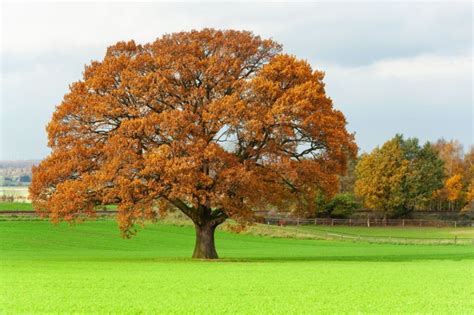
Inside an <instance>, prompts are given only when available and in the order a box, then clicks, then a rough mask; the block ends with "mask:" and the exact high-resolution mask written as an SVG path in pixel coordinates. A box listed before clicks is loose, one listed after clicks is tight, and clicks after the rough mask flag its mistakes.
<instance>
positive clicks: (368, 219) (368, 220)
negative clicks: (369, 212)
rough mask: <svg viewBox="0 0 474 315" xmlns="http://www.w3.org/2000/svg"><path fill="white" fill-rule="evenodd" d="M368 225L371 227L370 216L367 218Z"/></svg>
mask: <svg viewBox="0 0 474 315" xmlns="http://www.w3.org/2000/svg"><path fill="white" fill-rule="evenodd" d="M367 227H370V218H367Z"/></svg>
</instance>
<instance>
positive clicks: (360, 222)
mask: <svg viewBox="0 0 474 315" xmlns="http://www.w3.org/2000/svg"><path fill="white" fill-rule="evenodd" d="M262 223H267V224H277V225H283V226H285V225H329V226H365V227H384V226H398V227H405V226H406V227H409V226H410V227H415V226H422V227H470V226H474V221H472V220H457V221H451V220H449V221H447V220H422V219H387V220H383V219H331V218H314V219H307V218H292V217H278V216H267V217H263V221H262Z"/></svg>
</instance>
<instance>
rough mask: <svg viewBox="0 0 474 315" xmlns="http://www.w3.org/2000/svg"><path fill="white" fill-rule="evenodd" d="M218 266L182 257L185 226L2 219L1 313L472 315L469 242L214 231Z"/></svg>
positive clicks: (189, 236) (187, 241)
mask: <svg viewBox="0 0 474 315" xmlns="http://www.w3.org/2000/svg"><path fill="white" fill-rule="evenodd" d="M216 242H217V247H218V252H219V254H220V256H221V258H222V259H221V260H220V261H194V260H191V259H190V258H189V257H190V255H191V253H192V249H193V243H194V231H193V229H192V227H189V226H182V227H179V226H174V225H166V224H162V223H158V224H153V225H151V224H150V225H147V226H146V227H145V229H143V230H142V231H140V232H139V234H138V235H137V236H136V237H134V238H132V239H129V240H127V239H122V238H120V237H119V233H118V231H117V228H116V223H115V222H113V221H110V220H99V221H95V222H87V223H84V224H80V225H75V226H69V225H67V224H60V225H58V226H53V225H51V224H50V223H49V222H46V221H41V220H36V221H0V257H1V259H0V279H1V281H0V313H6V314H8V313H11V314H16V313H28V314H30V313H87V314H92V313H95V314H105V313H119V314H137V313H142V314H156V313H166V314H169V313H179V314H183V313H197V314H216V313H221V314H222V313H225V314H235V313H253V314H269V313H276V314H288V313H291V314H314V313H377V314H381V313H385V314H388V313H390V314H392V313H397V314H403V313H415V312H416V313H437V314H468V313H470V312H472V310H473V308H474V246H466V245H464V246H462V245H389V244H368V243H352V242H336V241H318V240H295V239H285V238H270V237H260V236H252V235H242V234H231V233H228V232H224V231H218V232H217V235H216Z"/></svg>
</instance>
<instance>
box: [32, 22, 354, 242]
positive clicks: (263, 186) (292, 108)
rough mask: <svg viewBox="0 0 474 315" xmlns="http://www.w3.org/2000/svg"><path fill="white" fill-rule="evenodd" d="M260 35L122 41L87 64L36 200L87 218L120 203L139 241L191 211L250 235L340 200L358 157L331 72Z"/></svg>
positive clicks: (59, 213)
mask: <svg viewBox="0 0 474 315" xmlns="http://www.w3.org/2000/svg"><path fill="white" fill-rule="evenodd" d="M281 50H282V48H281V46H280V45H279V44H278V43H276V42H274V41H272V40H266V39H261V38H260V37H259V36H255V35H253V34H252V33H251V32H241V31H232V30H228V31H219V30H213V29H205V30H202V31H191V32H181V33H175V34H170V35H165V36H163V37H161V38H159V39H157V40H156V41H154V42H152V43H149V44H145V45H138V44H136V43H135V42H133V41H130V42H119V43H117V44H115V45H114V46H111V47H109V48H108V49H107V53H106V55H105V57H104V59H103V60H102V61H100V62H98V61H94V62H92V63H91V64H90V65H88V66H86V68H85V71H84V76H83V79H82V80H80V81H78V82H75V83H73V84H72V85H71V86H70V91H69V93H67V94H66V95H65V97H64V100H63V101H62V103H61V104H60V105H59V106H58V107H57V108H56V111H55V112H54V115H53V118H52V120H51V122H50V123H49V125H48V127H47V131H48V137H49V146H50V147H51V149H52V153H51V154H50V155H49V156H48V157H47V158H46V159H45V160H43V161H42V162H41V164H40V165H39V166H38V167H35V168H34V170H33V180H32V184H31V187H30V194H31V197H32V200H33V204H34V206H35V208H36V209H37V210H38V211H39V212H43V213H46V212H47V213H48V215H49V217H50V218H51V219H52V220H53V221H55V222H57V221H59V220H62V219H64V220H67V221H73V220H75V219H77V218H80V217H83V216H84V215H90V216H93V215H94V212H95V206H96V205H100V204H117V205H118V221H119V227H120V229H121V231H122V232H123V233H124V235H125V236H129V235H131V234H133V232H134V229H133V226H134V224H135V223H137V222H140V221H142V220H144V219H146V218H154V217H156V216H157V215H158V214H157V212H156V210H155V209H156V208H159V210H160V211H162V212H166V211H167V210H168V209H170V208H171V207H174V208H178V209H179V210H181V211H182V212H183V213H185V214H186V215H187V216H189V217H190V218H191V219H192V220H193V222H194V223H195V225H196V226H202V225H212V226H214V227H215V226H217V225H218V224H220V223H222V222H224V220H226V219H227V218H233V219H235V220H237V221H238V222H241V223H243V224H245V223H246V222H250V221H251V220H252V218H253V210H255V209H265V208H266V207H267V206H268V205H274V206H277V207H280V208H281V209H287V207H288V206H289V205H297V207H298V209H299V210H300V211H304V210H305V209H306V207H307V206H308V205H309V204H310V203H311V204H312V200H314V199H312V198H314V196H315V195H316V193H317V192H318V191H319V190H322V191H325V192H327V193H328V194H332V193H334V192H335V191H336V189H337V186H338V183H337V178H338V175H339V174H342V173H344V171H345V169H346V164H347V159H348V158H349V157H354V156H355V154H356V145H355V143H354V138H353V135H351V134H349V133H348V132H347V130H346V127H345V126H346V120H345V118H344V116H343V114H342V113H341V112H340V111H338V110H335V109H334V108H333V105H332V101H331V99H330V98H329V97H328V96H327V95H326V93H325V89H324V83H323V81H322V80H323V77H324V73H323V72H320V71H317V70H313V69H312V68H311V66H310V65H309V64H308V63H307V62H306V61H302V60H298V59H297V58H296V57H294V56H290V55H287V54H282V53H281Z"/></svg>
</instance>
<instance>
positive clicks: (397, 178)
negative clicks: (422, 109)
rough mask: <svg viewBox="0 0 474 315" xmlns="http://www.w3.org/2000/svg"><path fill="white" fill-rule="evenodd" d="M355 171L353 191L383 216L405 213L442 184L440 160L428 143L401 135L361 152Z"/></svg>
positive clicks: (428, 198) (424, 202)
mask: <svg viewBox="0 0 474 315" xmlns="http://www.w3.org/2000/svg"><path fill="white" fill-rule="evenodd" d="M356 172H357V181H356V184H355V186H356V187H355V191H356V193H357V194H358V195H359V196H360V197H362V198H363V199H364V202H365V204H366V205H367V206H368V207H369V208H372V209H376V210H381V211H382V212H383V213H384V215H385V216H386V215H392V216H404V215H407V214H408V213H410V212H411V211H413V210H414V209H415V208H416V207H417V206H421V205H424V204H426V203H427V202H429V200H430V199H431V197H432V195H433V192H434V191H436V190H437V189H439V188H441V187H442V185H443V182H442V181H443V162H442V161H441V160H440V159H439V157H438V156H437V154H436V152H435V151H434V150H433V148H432V147H431V145H430V144H429V143H427V144H425V145H424V146H423V147H421V146H420V145H419V143H418V139H416V138H413V139H404V138H403V136H401V135H397V136H395V137H394V138H393V139H391V140H390V141H387V142H386V143H385V144H384V145H383V146H382V147H381V148H376V149H374V150H373V151H372V152H371V153H370V154H364V155H362V156H361V158H360V160H359V163H358V164H357V167H356Z"/></svg>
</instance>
